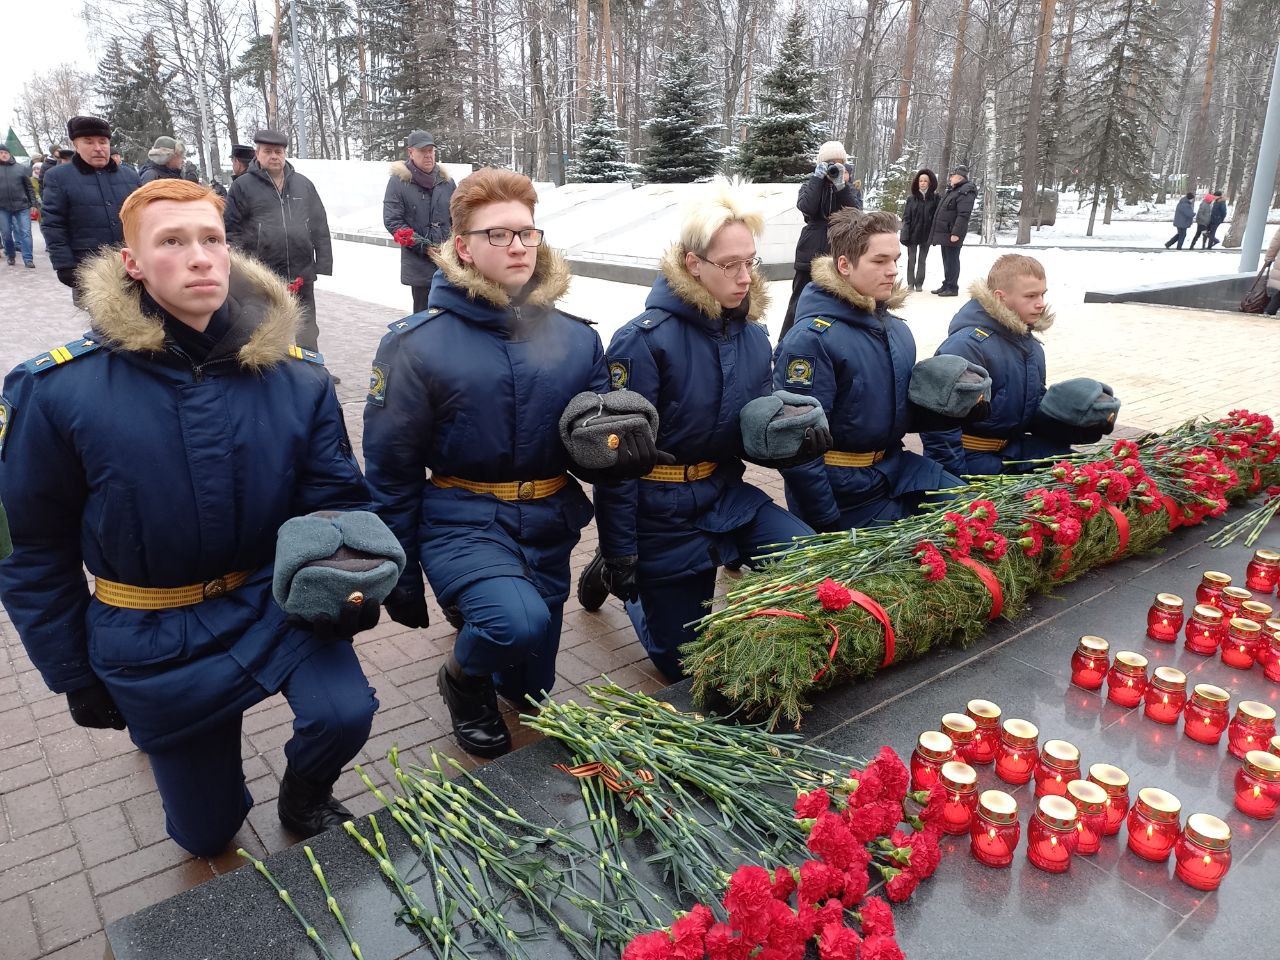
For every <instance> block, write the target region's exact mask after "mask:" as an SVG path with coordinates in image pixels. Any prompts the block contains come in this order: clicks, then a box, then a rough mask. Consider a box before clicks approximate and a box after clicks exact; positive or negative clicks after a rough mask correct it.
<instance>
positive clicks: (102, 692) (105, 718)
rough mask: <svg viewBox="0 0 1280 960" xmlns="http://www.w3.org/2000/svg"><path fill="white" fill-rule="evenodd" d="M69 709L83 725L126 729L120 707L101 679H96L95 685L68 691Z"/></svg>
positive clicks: (75, 719)
mask: <svg viewBox="0 0 1280 960" xmlns="http://www.w3.org/2000/svg"><path fill="white" fill-rule="evenodd" d="M67 709H69V710H70V711H71V719H72V720H74V721H75V722H76V723H77V724H79V725H80V726H82V727H97V728H99V729H104V730H105V729H107V728H110V729H112V730H123V729H124V717H122V716H121V715H120V708H119V707H117V706H116V702H115V701H114V700H112V699H111V694H110V693H108V692H107V688H106V686H105V685H104V684H103V683H102V681H101V680H98V681H95V682H94V684H93V686H90V687H82V688H81V689H79V690H70V691H68V692H67Z"/></svg>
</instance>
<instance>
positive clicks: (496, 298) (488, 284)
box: [431, 235, 572, 310]
mask: <svg viewBox="0 0 1280 960" xmlns="http://www.w3.org/2000/svg"><path fill="white" fill-rule="evenodd" d="M513 242H515V243H519V242H520V241H519V239H516V240H514V241H513ZM431 259H433V260H435V262H436V265H437V266H439V267H440V270H441V272H442V273H443V274H444V276H445V279H447V280H448V281H449V282H450V283H451V284H453V285H454V286H455V287H457V288H458V289H459V290H461V291H463V292H464V293H465V294H466V295H467V299H468V300H483V301H485V302H486V303H488V304H490V305H491V306H494V307H498V308H500V309H506V308H507V307H510V306H512V299H511V295H510V294H509V293H507V291H506V290H504V289H503V288H502V286H501V285H499V284H496V283H494V282H493V281H492V280H490V279H488V278H487V277H485V276H482V275H481V273H480V271H478V270H476V269H475V268H474V267H470V266H468V265H467V264H465V263H463V262H462V261H461V260H459V259H458V251H457V249H455V245H454V242H453V236H452V235H451V236H450V237H449V239H448V240H446V241H445V242H444V243H442V244H440V246H439V247H438V248H437V249H435V250H433V251H432V252H431ZM570 279H572V277H571V274H570V273H569V265H568V264H567V263H565V260H564V257H562V256H560V254H558V253H556V252H555V251H554V250H552V249H551V248H550V247H549V246H547V245H546V244H545V243H544V244H542V245H541V246H540V247H538V258H537V261H536V263H535V265H534V268H533V276H532V277H530V278H529V282H528V283H527V284H526V285H525V294H524V296H523V297H522V298H521V300H520V302H521V304H527V305H528V306H531V307H541V308H544V309H547V310H550V309H553V308H554V307H555V305H556V301H557V300H559V299H560V298H561V297H563V296H564V295H565V294H566V293H567V292H568V290H569V281H570Z"/></svg>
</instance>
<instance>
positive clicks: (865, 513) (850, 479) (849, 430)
mask: <svg viewBox="0 0 1280 960" xmlns="http://www.w3.org/2000/svg"><path fill="white" fill-rule="evenodd" d="M898 228H899V224H898V218H897V217H895V216H894V215H893V214H891V213H882V212H877V213H862V212H861V211H858V210H841V211H839V212H838V213H836V214H834V215H833V216H832V218H831V221H830V226H829V227H828V230H827V235H828V237H829V239H830V241H831V256H829V257H820V258H819V259H817V260H815V261H814V262H813V267H812V272H813V280H812V281H811V282H810V283H809V285H808V286H807V287H805V289H804V291H803V292H802V293H801V294H800V301H799V303H798V304H797V307H796V323H795V326H794V327H792V328H791V331H790V332H789V333H788V334H787V336H785V337H784V338H783V339H782V342H781V343H779V344H778V349H777V352H776V354H775V357H774V368H773V384H774V386H775V387H777V388H778V389H780V390H788V391H793V392H795V393H798V394H802V395H808V396H813V397H815V398H817V399H818V400H819V401H821V403H822V406H823V409H824V410H826V412H827V420H828V422H829V424H830V427H831V437H832V446H833V447H834V449H832V450H830V451H828V452H827V454H826V455H825V457H824V458H823V459H822V460H815V461H813V462H811V463H807V464H802V465H800V466H797V467H792V468H790V469H786V470H783V471H782V475H783V477H784V478H785V479H786V492H787V504H788V505H789V506H790V507H791V510H792V512H793V513H795V514H796V515H797V516H799V517H800V518H801V519H803V520H804V521H805V522H806V523H808V524H809V525H811V526H812V527H813V528H814V529H815V530H821V531H833V530H848V529H851V528H853V527H864V526H869V525H871V524H875V523H887V522H890V521H893V520H897V519H898V518H900V517H903V516H906V515H908V514H910V513H912V512H914V511H915V510H916V509H918V507H919V505H920V503H921V502H922V501H923V500H924V498H925V496H926V495H927V494H928V493H929V492H930V491H934V490H941V489H944V488H947V487H954V486H959V485H960V483H961V481H960V480H959V478H957V477H955V476H952V475H951V474H950V473H948V472H947V471H946V470H944V469H943V468H942V467H941V466H940V465H939V464H938V463H936V462H935V461H933V460H930V459H929V458H928V457H922V456H920V455H919V454H916V453H912V452H910V451H908V450H905V449H903V446H902V438H903V437H905V436H906V435H907V434H908V433H911V432H913V431H914V430H915V429H916V423H915V421H916V415H917V414H916V410H915V408H914V407H913V405H912V403H911V402H910V398H909V396H908V393H909V389H910V383H911V372H912V368H913V366H914V365H915V362H916V343H915V338H914V337H913V336H912V335H911V331H910V330H909V329H908V328H907V325H906V323H904V322H903V321H902V320H901V319H900V318H898V317H896V316H894V315H893V314H892V313H890V312H889V311H890V310H891V309H894V308H895V307H897V306H899V305H900V304H901V303H902V301H903V300H904V299H905V291H903V290H902V288H901V285H900V284H898V283H897V282H896V280H897V275H898V258H899V256H900V254H901V248H900V247H899V244H898V234H897V231H898Z"/></svg>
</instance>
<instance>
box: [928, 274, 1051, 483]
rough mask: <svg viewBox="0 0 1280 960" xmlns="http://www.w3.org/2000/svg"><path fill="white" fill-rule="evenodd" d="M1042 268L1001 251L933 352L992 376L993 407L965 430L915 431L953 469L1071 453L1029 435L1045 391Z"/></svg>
mask: <svg viewBox="0 0 1280 960" xmlns="http://www.w3.org/2000/svg"><path fill="white" fill-rule="evenodd" d="M1047 291H1048V287H1047V284H1046V282H1045V273H1044V267H1043V266H1042V265H1041V263H1040V261H1039V260H1036V259H1035V258H1034V257H1027V256H1023V255H1022V254H1018V253H1006V254H1005V255H1004V256H1002V257H1000V258H998V259H997V260H996V262H995V263H993V264H992V265H991V271H990V272H989V273H988V274H987V279H986V282H985V283H984V282H983V281H981V280H978V281H975V282H974V283H973V285H972V286H970V287H969V298H970V299H969V302H968V303H966V304H965V305H964V306H963V307H961V308H960V310H959V311H958V312H957V313H956V315H955V317H954V319H952V321H951V326H950V327H949V328H948V330H947V339H946V340H944V341H943V343H942V346H940V347H938V355H939V356H942V355H946V354H950V355H952V356H958V357H964V358H965V359H966V360H969V361H972V362H973V363H977V364H980V365H981V366H983V367H985V368H986V369H987V372H988V373H990V375H991V412H990V414H989V415H988V416H987V417H986V418H985V419H983V420H981V421H977V422H974V423H971V424H969V425H967V426H966V427H965V428H964V429H963V430H960V429H954V430H941V431H934V432H932V433H924V434H921V439H923V440H924V449H925V452H926V453H928V454H929V456H931V457H933V459H935V460H937V461H938V462H939V463H940V464H942V465H943V466H944V467H946V468H947V469H948V470H950V471H951V472H952V473H956V474H994V473H1006V472H1015V471H1016V470H1017V468H1016V467H1008V466H1006V464H1007V463H1011V462H1014V461H1020V460H1031V459H1035V458H1037V457H1056V456H1061V455H1063V454H1065V453H1069V452H1070V451H1071V447H1070V446H1069V445H1068V444H1066V443H1062V442H1061V441H1055V440H1051V439H1046V438H1043V437H1039V436H1036V435H1034V434H1032V433H1031V430H1032V427H1033V424H1034V423H1035V421H1036V414H1037V412H1038V411H1039V409H1040V402H1041V401H1042V400H1043V399H1044V395H1045V383H1046V381H1045V359H1044V345H1043V344H1042V343H1041V342H1040V339H1039V338H1038V337H1037V336H1036V334H1037V333H1043V332H1044V331H1046V330H1048V329H1049V327H1051V326H1052V325H1053V319H1054V318H1053V311H1052V310H1050V309H1049V307H1048V306H1047V305H1046V304H1045V299H1044V298H1045V293H1046V292H1047Z"/></svg>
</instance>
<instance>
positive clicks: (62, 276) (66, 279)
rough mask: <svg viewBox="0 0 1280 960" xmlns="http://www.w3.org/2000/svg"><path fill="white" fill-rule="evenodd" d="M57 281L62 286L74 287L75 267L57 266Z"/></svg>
mask: <svg viewBox="0 0 1280 960" xmlns="http://www.w3.org/2000/svg"><path fill="white" fill-rule="evenodd" d="M57 272H58V282H59V283H61V284H63V285H64V286H68V287H74V286H75V285H76V268H75V267H59V268H58V271H57Z"/></svg>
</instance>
